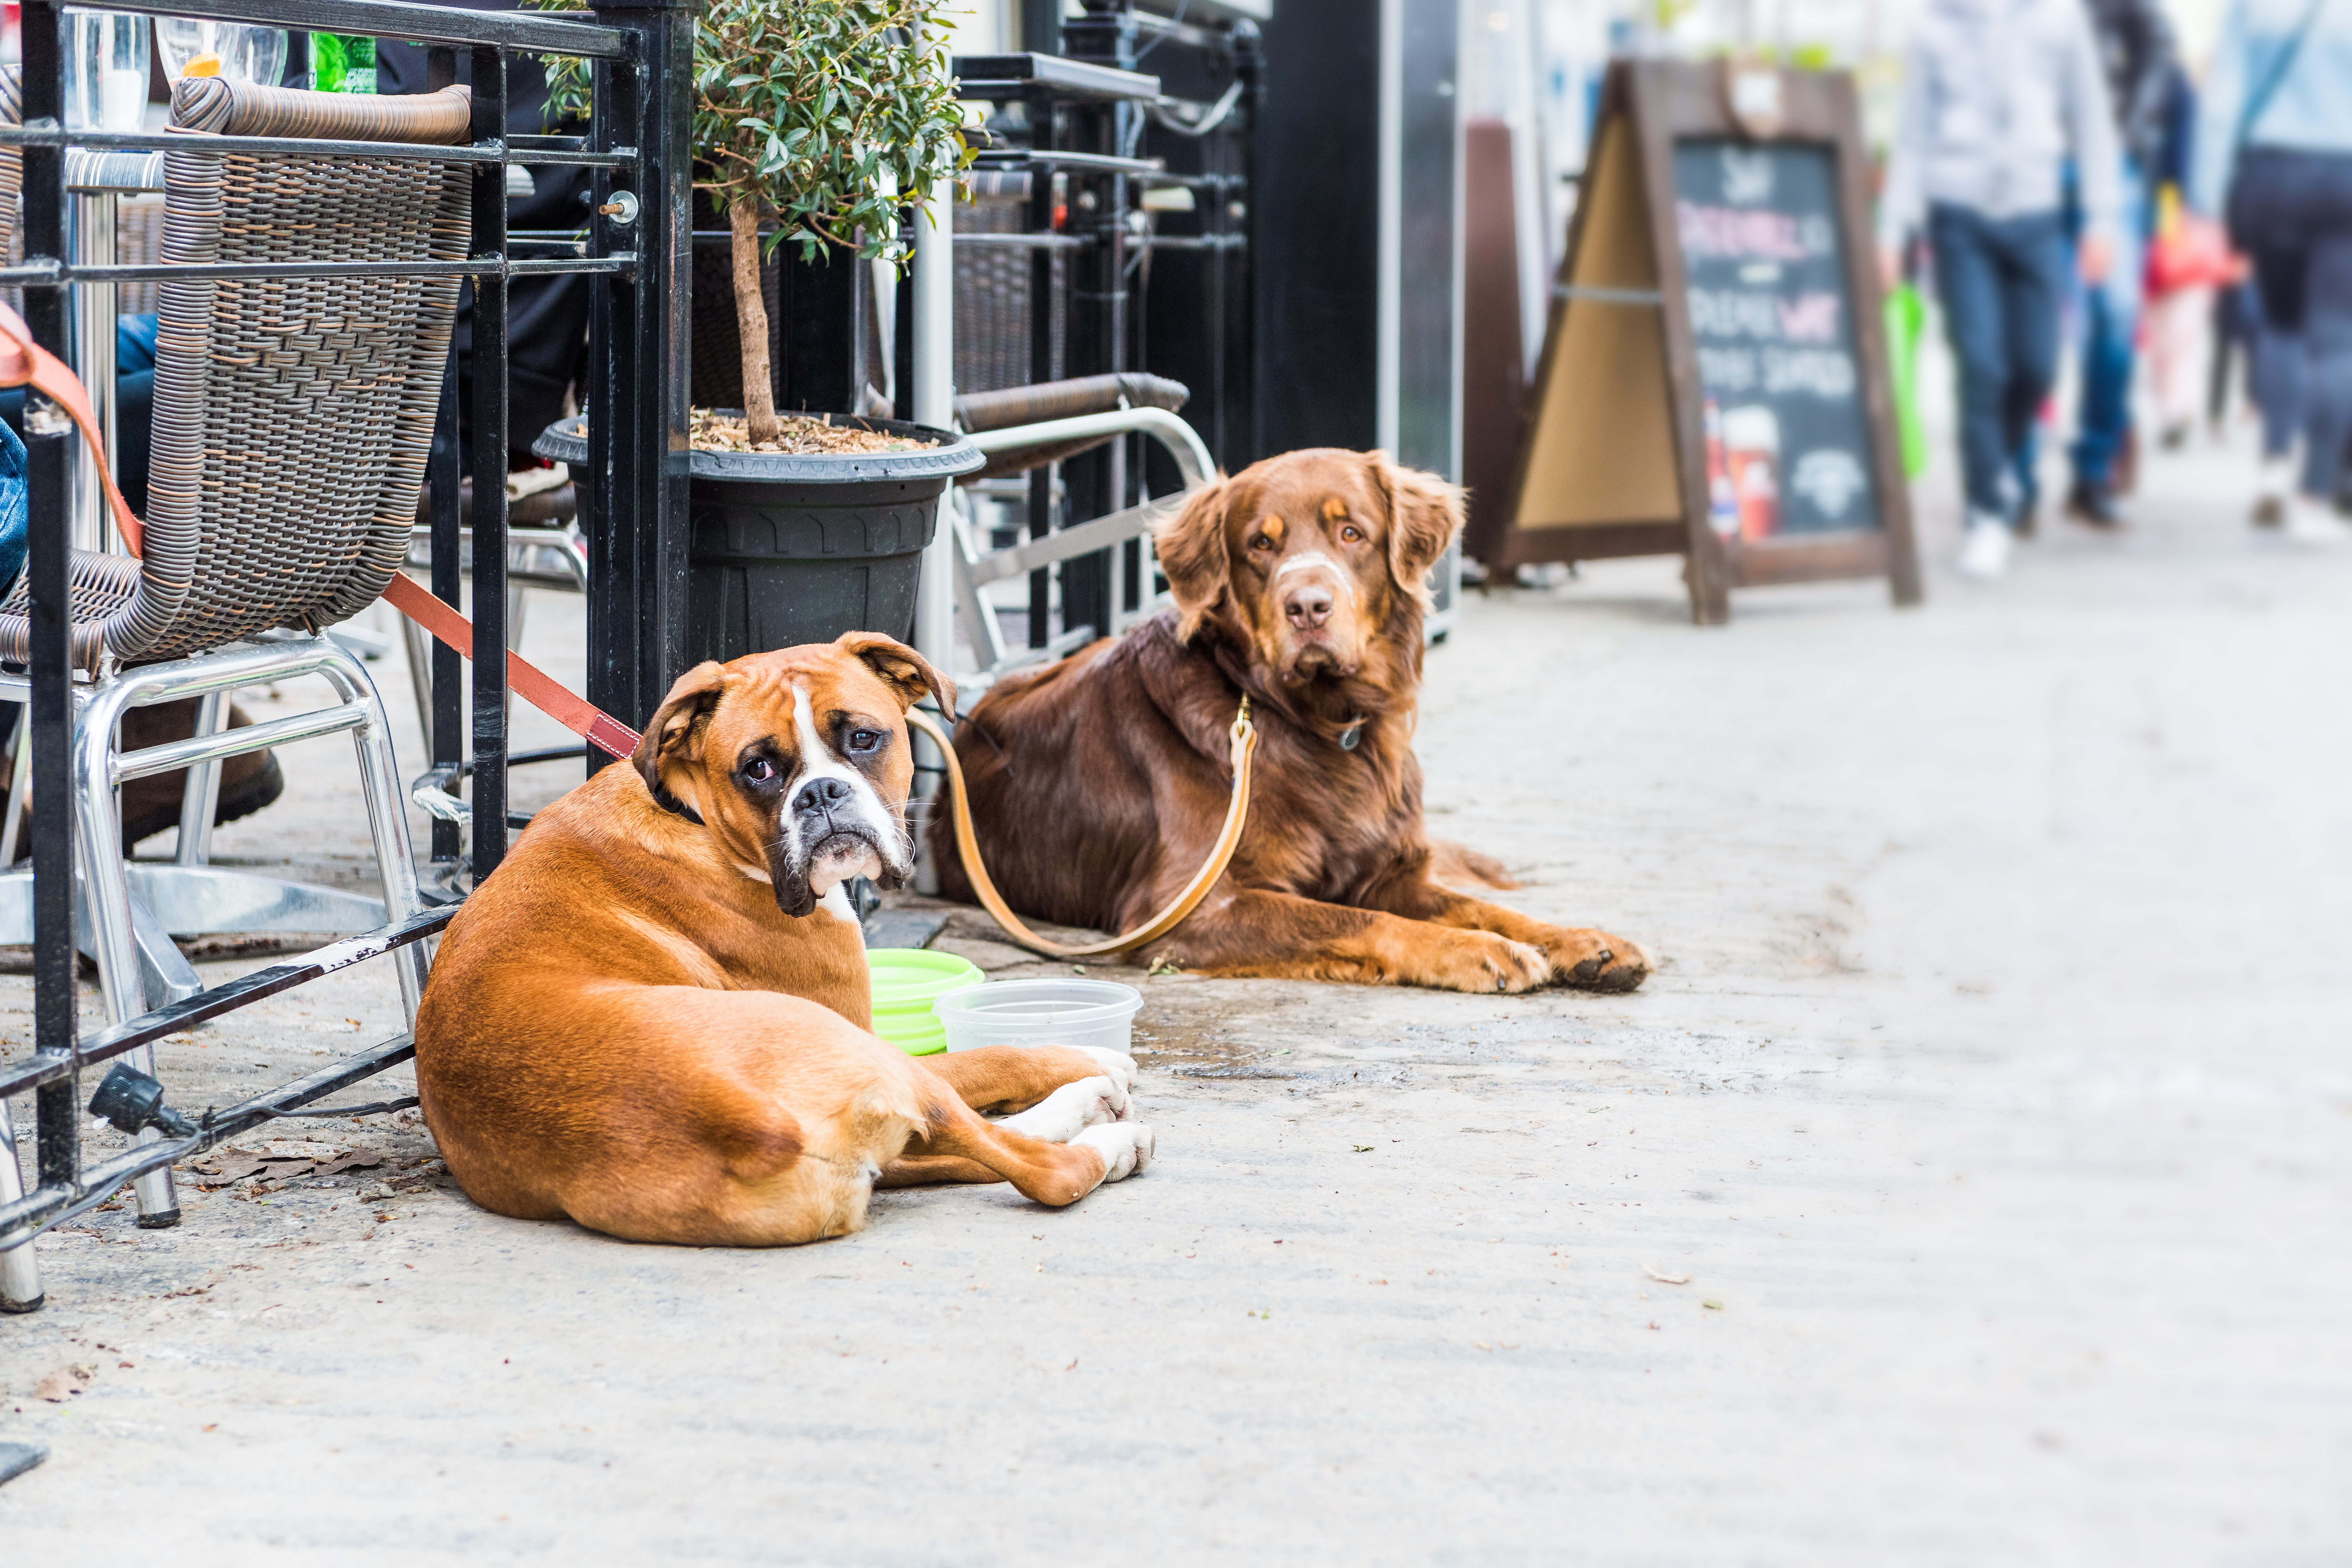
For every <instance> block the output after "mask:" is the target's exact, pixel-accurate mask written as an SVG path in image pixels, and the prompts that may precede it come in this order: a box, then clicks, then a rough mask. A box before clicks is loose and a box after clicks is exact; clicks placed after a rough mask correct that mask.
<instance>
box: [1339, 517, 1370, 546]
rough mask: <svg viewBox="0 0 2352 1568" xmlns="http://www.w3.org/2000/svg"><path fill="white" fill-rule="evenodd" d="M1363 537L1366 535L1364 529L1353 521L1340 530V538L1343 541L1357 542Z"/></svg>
mask: <svg viewBox="0 0 2352 1568" xmlns="http://www.w3.org/2000/svg"><path fill="white" fill-rule="evenodd" d="M1363 537H1364V531H1363V530H1362V529H1360V528H1358V527H1357V526H1356V525H1355V524H1354V523H1352V522H1351V523H1349V525H1348V526H1347V527H1345V528H1343V529H1341V530H1340V531H1339V538H1340V539H1341V540H1342V541H1343V542H1347V543H1349V544H1354V543H1357V542H1360V540H1362V538H1363Z"/></svg>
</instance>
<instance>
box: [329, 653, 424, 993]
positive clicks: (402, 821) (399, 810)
mask: <svg viewBox="0 0 2352 1568" xmlns="http://www.w3.org/2000/svg"><path fill="white" fill-rule="evenodd" d="M337 652H338V654H339V655H341V658H339V659H338V660H337V661H336V662H335V663H334V664H331V665H325V666H322V667H321V668H320V673H321V674H323V675H325V676H327V678H328V679H330V680H331V681H333V682H334V684H335V686H336V687H337V688H338V689H340V690H341V692H342V694H343V699H344V700H345V701H354V700H357V701H362V702H364V703H365V704H366V705H367V710H368V714H369V718H368V721H367V722H366V723H365V724H363V725H361V726H359V727H357V728H355V729H353V730H352V749H353V751H355V752H357V753H358V756H359V765H360V786H361V791H362V795H364V796H365V797H366V800H367V814H368V832H369V834H370V836H371V837H373V839H374V840H375V859H376V867H377V869H378V872H379V874H380V875H381V876H382V878H383V909H384V919H385V921H386V922H387V923H389V922H391V921H403V920H406V919H407V918H408V917H409V916H410V915H413V914H415V913H416V912H417V911H418V910H422V909H423V908H424V907H425V900H423V899H422V898H421V897H420V896H419V895H418V893H417V890H416V861H415V857H414V855H413V853H412V851H411V849H410V846H409V841H408V792H407V790H406V789H404V787H403V786H402V784H401V773H400V760H399V758H398V757H397V756H396V755H395V754H394V752H393V746H392V721H391V717H390V715H389V714H388V713H387V712H386V711H385V709H384V706H383V695H382V694H381V693H379V692H378V691H377V690H376V689H375V682H374V681H373V680H371V679H368V673H367V670H366V668H364V667H362V665H361V663H360V661H359V660H357V659H355V658H351V657H350V656H349V655H348V654H342V653H341V650H340V649H338V650H337ZM390 956H391V959H392V962H393V963H394V966H395V969H396V972H397V973H398V974H399V976H400V1005H401V1007H402V1009H403V1010H404V1012H406V1014H407V1015H408V1022H409V1025H410V1026H411V1027H414V1026H415V1023H416V1008H417V1005H418V1004H419V1003H420V1002H422V1001H423V1000H424V998H425V968H426V963H427V958H426V953H425V945H424V944H423V943H422V942H411V943H409V944H408V945H407V946H406V947H404V948H400V949H398V950H396V951H395V952H393V953H392V954H391V955H390Z"/></svg>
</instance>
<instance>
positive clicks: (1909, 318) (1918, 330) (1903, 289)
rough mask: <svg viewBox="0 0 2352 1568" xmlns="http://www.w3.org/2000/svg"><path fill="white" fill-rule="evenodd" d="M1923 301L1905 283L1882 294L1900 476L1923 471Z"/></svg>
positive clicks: (1925, 436)
mask: <svg viewBox="0 0 2352 1568" xmlns="http://www.w3.org/2000/svg"><path fill="white" fill-rule="evenodd" d="M1926 335H1927V301H1926V300H1922V299H1921V298H1919V290H1918V289H1915V288H1913V287H1912V286H1911V285H1910V284H1908V283H1897V284H1896V285H1895V287H1894V288H1892V289H1888V290H1887V291H1886V360H1887V368H1888V370H1889V371H1890V372H1892V373H1893V375H1894V378H1895V436H1896V438H1897V440H1898V441H1899V442H1900V444H1901V446H1902V449H1903V477H1904V478H1905V479H1917V478H1918V477H1919V476H1920V475H1921V474H1923V473H1925V472H1927V424H1926V422H1925V421H1924V420H1922V419H1921V417H1920V416H1919V343H1920V340H1921V339H1922V338H1924V337H1925V336H1926Z"/></svg>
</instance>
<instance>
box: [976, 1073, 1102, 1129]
mask: <svg viewBox="0 0 2352 1568" xmlns="http://www.w3.org/2000/svg"><path fill="white" fill-rule="evenodd" d="M1126 1114H1127V1089H1126V1086H1125V1085H1123V1084H1121V1083H1119V1082H1118V1081H1117V1080H1116V1079H1109V1078H1082V1079H1078V1081H1077V1082H1076V1083H1066V1084H1064V1085H1063V1086H1062V1087H1061V1088H1059V1089H1055V1091H1054V1092H1053V1093H1051V1094H1049V1095H1047V1096H1046V1097H1045V1099H1043V1100H1039V1101H1038V1102H1037V1103H1036V1104H1034V1105H1033V1106H1031V1107H1030V1108H1029V1109H1028V1110H1024V1111H1023V1112H1021V1114H1020V1115H1018V1116H1008V1117H1006V1118H1005V1119H1004V1120H1003V1121H1001V1122H999V1123H997V1125H998V1126H1000V1127H1003V1128H1004V1129H1005V1130H1006V1131H1011V1132H1018V1133H1020V1134H1021V1135H1022V1136H1023V1137H1024V1138H1034V1139H1037V1140H1039V1141H1040V1142H1046V1143H1067V1142H1070V1141H1071V1140H1072V1139H1074V1138H1076V1136H1077V1135H1078V1134H1079V1133H1080V1132H1082V1131H1086V1129H1087V1128H1089V1127H1093V1126H1096V1125H1097V1124H1099V1123H1101V1122H1105V1121H1118V1119H1119V1118H1120V1117H1122V1116H1124V1115H1126Z"/></svg>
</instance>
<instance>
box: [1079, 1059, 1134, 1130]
mask: <svg viewBox="0 0 2352 1568" xmlns="http://www.w3.org/2000/svg"><path fill="white" fill-rule="evenodd" d="M1077 1049H1079V1050H1081V1051H1084V1052H1085V1053H1086V1054H1087V1055H1088V1056H1090V1057H1092V1058H1095V1060H1096V1061H1097V1062H1100V1063H1101V1064H1102V1069H1103V1075H1104V1076H1105V1077H1107V1078H1108V1079H1110V1080H1111V1082H1113V1083H1115V1084H1117V1085H1118V1092H1119V1094H1120V1095H1121V1096H1122V1097H1124V1096H1125V1095H1126V1093H1127V1092H1128V1090H1129V1089H1133V1088H1134V1087H1135V1072H1136V1068H1135V1058H1133V1057H1130V1056H1124V1055H1121V1054H1120V1053H1119V1052H1118V1051H1107V1050H1104V1049H1103V1048H1102V1047H1099V1046H1080V1047H1077ZM1118 1114H1119V1120H1121V1121H1125V1120H1126V1119H1127V1116H1128V1110H1127V1108H1126V1107H1125V1106H1124V1105H1122V1106H1120V1108H1119V1112H1118Z"/></svg>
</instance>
